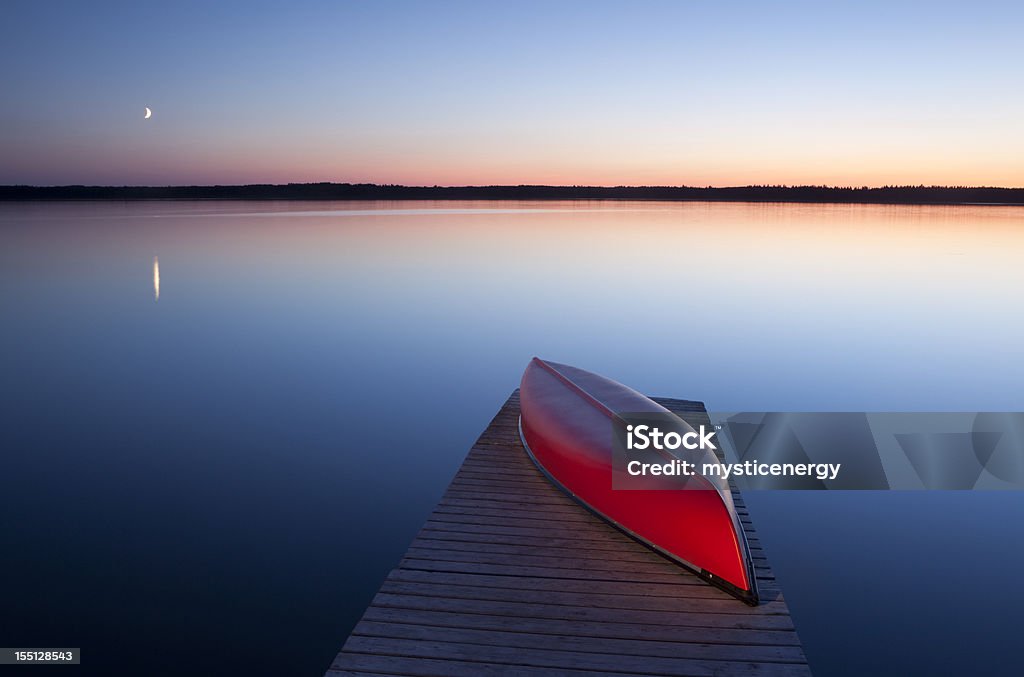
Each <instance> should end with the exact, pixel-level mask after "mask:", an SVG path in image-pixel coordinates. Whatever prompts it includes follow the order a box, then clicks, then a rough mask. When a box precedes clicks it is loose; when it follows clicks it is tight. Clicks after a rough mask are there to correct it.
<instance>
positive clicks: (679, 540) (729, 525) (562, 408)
mask: <svg viewBox="0 0 1024 677" xmlns="http://www.w3.org/2000/svg"><path fill="white" fill-rule="evenodd" d="M520 409H521V416H520V422H519V432H520V437H521V438H522V440H523V444H524V446H525V447H526V450H527V453H528V454H529V455H530V458H531V459H532V460H533V462H534V463H535V464H536V465H537V466H538V467H539V468H540V469H541V471H542V472H543V473H544V474H545V475H546V476H547V477H548V479H549V480H551V481H552V482H553V483H554V484H555V485H556V486H558V487H559V488H560V489H562V490H563V491H565V492H566V493H568V494H569V495H570V496H572V497H573V498H574V499H576V500H577V501H578V502H580V503H581V504H582V505H584V506H585V507H586V508H587V509H589V510H590V511H591V512H593V513H595V514H596V515H598V516H599V517H601V518H602V519H604V520H606V521H607V522H609V523H610V524H612V525H613V526H615V527H617V528H618V529H620V530H621V531H623V532H625V533H626V534H628V535H629V536H631V537H633V538H635V539H637V540H638V541H640V542H642V543H644V544H645V545H647V546H648V547H651V548H653V549H655V550H656V551H657V552H659V553H661V554H662V555H664V556H666V557H669V558H671V559H672V560H674V561H675V562H677V563H679V564H681V565H683V566H684V567H686V568H687V569H689V570H691V571H692V572H694V573H696V574H697V575H698V576H700V577H701V578H703V579H705V580H707V581H708V582H709V583H712V584H714V585H716V586H718V587H720V588H722V589H723V590H725V591H726V592H728V593H730V594H732V595H733V596H735V597H738V598H739V599H741V600H742V601H744V602H746V603H748V604H752V605H756V604H757V602H758V596H757V586H756V578H755V576H754V572H753V565H752V562H751V559H750V554H749V549H748V547H747V543H746V538H745V536H744V534H743V529H742V525H741V524H740V521H739V517H738V516H737V514H736V511H735V507H734V506H733V504H732V495H731V493H730V492H729V491H728V488H727V487H726V488H725V490H723V489H722V488H721V487H715V486H712V485H711V484H707V485H706V486H704V487H702V488H688V489H680V488H678V485H677V484H676V485H674V488H673V486H670V485H671V483H670V482H666V481H664V480H660V479H652V480H651V482H650V484H649V486H651V487H652V488H650V489H646V488H645V489H629V490H626V489H622V488H618V489H616V488H615V486H614V484H615V483H614V481H613V477H614V476H613V473H615V472H616V469H615V468H614V467H613V463H612V457H613V449H612V425H613V424H614V421H615V420H616V417H617V413H618V412H634V413H635V412H652V413H658V414H668V413H669V412H668V410H667V409H665V408H664V407H661V406H660V405H658V404H657V403H655V402H653V401H652V400H650V399H648V398H646V397H644V396H643V395H641V394H639V393H637V392H636V391H634V390H631V389H630V388H627V387H626V386H623V385H621V384H619V383H616V382H614V381H611V380H609V379H605V378H603V377H601V376H597V375H596V374H591V373H589V372H586V371H583V370H580V369H575V368H573V367H569V366H567V365H561V364H557V363H553V362H545V361H543V360H539V359H537V358H534V359H533V360H532V361H531V362H530V365H529V366H528V367H527V369H526V371H525V372H524V374H523V379H522V383H521V385H520ZM680 423H681V424H682V425H683V426H685V425H686V424H685V423H682V422H680ZM701 481H703V479H701ZM645 486H647V485H645Z"/></svg>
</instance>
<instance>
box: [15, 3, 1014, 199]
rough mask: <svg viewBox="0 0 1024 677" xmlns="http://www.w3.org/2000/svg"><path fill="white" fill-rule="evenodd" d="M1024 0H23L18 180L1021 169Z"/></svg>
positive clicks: (564, 179)
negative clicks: (781, 0) (839, 1)
mask: <svg viewBox="0 0 1024 677" xmlns="http://www.w3.org/2000/svg"><path fill="white" fill-rule="evenodd" d="M207 4H208V5H209V6H206V5H207ZM1022 19H1024V8H1022V6H1021V5H1019V4H1014V3H1006V4H986V3H978V2H973V3H960V4H954V3H949V4H941V5H939V4H933V5H928V6H927V7H926V6H924V5H922V4H920V3H917V4H916V5H915V4H910V3H908V4H899V3H891V2H884V3H850V4H848V5H844V6H842V7H833V6H831V3H787V4H785V5H784V6H768V3H749V4H748V3H743V4H739V3H734V4H730V5H729V6H728V7H723V6H719V4H718V3H682V2H670V3H622V4H619V5H616V4H610V3H607V4H606V3H593V2H588V3H560V4H558V5H557V6H554V5H553V3H551V4H549V3H536V4H526V3H515V4H514V5H513V4H507V5H499V4H497V3H473V2H466V3H443V4H440V3H430V4H428V3H417V4H413V3H396V2H373V3H362V4H355V3H337V2H322V3H301V5H300V6H298V7H296V8H288V7H287V5H286V4H285V3H254V2H246V3H241V2H235V3H232V2H222V3H192V2H173V3H159V4H158V3H148V2H132V3H128V2H126V3H102V4H100V3H97V4H96V5H95V6H93V5H92V4H91V3H77V2H76V3H38V2H36V3H31V2H10V1H8V2H5V3H4V9H3V21H2V22H0V50H2V54H3V60H2V63H3V66H2V68H3V83H4V86H3V96H2V98H0V183H30V184H63V183H98V184H187V183H243V182H287V181H375V182H399V183H409V184H435V183H438V184H482V183H521V182H523V183H559V184H571V183H591V184H623V183H624V184H652V183H653V184H691V185H705V184H715V185H735V184H746V183H830V184H844V185H845V184H854V185H862V184H866V185H881V184H888V183H913V184H917V183H926V184H930V183H942V184H973V185H979V184H985V185H1015V186H1020V185H1024V163H1022V162H1021V161H1020V158H1021V157H1024V123H1022V121H1024V82H1022V80H1024V77H1022V74H1021V66H1022V65H1024V46H1022V45H1024V41H1022V40H1021V39H1020V27H1021V26H1022V25H1024V21H1022ZM145 106H150V107H151V108H152V109H153V111H154V115H153V118H152V119H151V120H148V121H146V120H143V108H144V107H145Z"/></svg>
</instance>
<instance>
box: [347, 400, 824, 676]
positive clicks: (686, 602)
mask: <svg viewBox="0 0 1024 677" xmlns="http://www.w3.org/2000/svg"><path fill="white" fill-rule="evenodd" d="M657 401H658V402H659V403H661V404H662V405H663V406H665V407H667V408H669V409H672V410H675V411H681V412H682V411H685V412H688V420H691V421H692V420H693V418H692V416H693V412H697V413H698V415H699V414H700V413H703V412H705V410H704V405H703V404H702V403H700V402H688V401H685V400H670V399H657ZM704 415H705V416H706V413H705V414H704ZM518 418H519V394H518V391H516V392H515V393H513V394H512V396H511V397H510V398H509V400H508V401H507V402H506V403H505V405H504V406H503V407H502V408H501V411H499V412H498V414H497V415H496V416H495V417H494V419H493V420H492V421H491V423H490V425H489V426H488V427H487V429H486V430H485V431H484V432H483V434H482V435H481V436H480V439H478V440H477V441H476V444H474V445H473V448H472V449H471V450H470V452H469V454H468V455H467V457H466V460H465V462H464V463H463V464H462V467H461V468H460V469H459V472H458V473H457V474H456V475H455V478H454V479H453V480H452V483H451V485H450V486H449V487H448V490H447V492H446V493H445V494H444V496H443V497H442V498H441V502H440V503H439V504H438V505H437V508H436V509H435V510H434V512H433V514H432V515H431V516H430V518H429V519H428V520H427V523H426V524H425V525H424V526H423V529H422V530H421V531H420V533H419V534H418V535H417V537H416V539H415V540H414V541H413V542H412V545H410V546H409V550H408V552H407V553H406V554H405V557H404V559H403V560H402V561H401V563H400V564H399V565H398V568H396V569H395V570H393V571H392V572H391V573H390V575H389V576H388V577H387V580H386V581H385V582H384V584H383V585H382V586H381V589H380V591H379V592H378V593H377V596H376V597H375V598H374V599H373V602H372V603H371V604H370V607H369V608H368V609H367V610H366V613H365V614H364V615H363V617H362V619H361V620H360V621H359V624H358V625H356V627H355V629H354V630H353V631H352V634H351V636H350V637H349V638H348V641H346V642H345V645H344V646H343V647H342V649H341V652H340V653H339V654H338V655H337V657H336V658H335V659H334V662H333V663H332V664H331V667H330V669H329V670H328V671H327V675H328V677H340V676H341V675H371V674H378V675H379V674H387V675H454V676H460V675H466V676H472V677H476V676H477V675H552V674H556V675H557V674H560V675H583V674H589V675H594V674H607V675H620V676H621V675H809V674H810V669H809V668H808V666H807V661H806V659H805V657H804V652H803V649H802V647H801V646H800V640H799V638H798V637H797V633H796V630H795V629H794V627H793V622H792V620H791V619H790V616H789V610H788V608H787V607H786V602H785V601H784V600H783V598H782V593H781V591H780V590H779V588H778V586H777V585H776V583H775V577H774V575H773V574H772V571H771V569H770V568H769V566H768V561H767V559H766V558H765V556H764V552H763V550H762V549H761V544H760V541H758V539H757V535H756V534H755V533H754V529H753V525H752V524H751V521H750V516H749V514H748V513H747V511H746V508H745V507H744V505H743V501H742V499H741V497H740V495H739V493H738V492H734V498H735V500H736V505H737V508H738V509H739V512H740V515H741V518H742V521H743V524H744V526H745V528H746V533H747V537H748V539H749V542H750V547H751V551H752V554H753V557H754V561H755V570H756V575H757V579H758V587H759V589H760V593H761V600H762V602H761V604H760V605H759V606H757V607H749V606H747V605H745V604H743V603H742V602H740V601H738V600H736V599H734V598H732V597H730V596H729V595H727V594H725V593H724V592H722V591H720V590H718V589H717V588H714V587H712V586H710V585H708V584H707V583H705V582H703V581H701V580H700V579H698V578H697V577H696V576H694V575H692V574H690V573H689V572H687V571H685V570H684V569H682V568H680V567H679V566H678V565H676V564H673V563H672V562H670V561H668V560H667V559H665V558H663V557H661V556H660V555H658V554H656V553H654V552H653V551H651V550H649V549H648V548H646V547H644V546H643V545H640V544H639V543H637V542H636V541H634V540H632V539H630V538H628V537H627V536H625V535H623V534H622V533H621V532H619V531H618V530H616V529H614V528H613V527H611V526H609V525H607V524H605V523H604V522H603V521H602V520H600V519H599V518H597V517H595V516H594V515H592V514H591V513H589V512H588V511H587V510H585V509H584V508H582V507H581V506H579V505H578V504H577V503H575V502H574V501H573V500H572V499H571V498H569V497H568V496H566V495H565V494H564V493H562V492H561V491H560V490H559V489H557V488H555V487H554V486H552V485H551V484H550V483H549V482H548V480H547V479H546V478H545V477H544V476H543V475H542V474H541V473H540V471H539V470H537V468H536V466H534V464H533V462H532V461H530V459H529V458H528V457H527V455H526V452H525V450H524V449H523V446H522V444H521V443H520V441H519V435H518V429H517V422H518ZM708 424H710V421H708ZM496 469H500V472H495V470H496Z"/></svg>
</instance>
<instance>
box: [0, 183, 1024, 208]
mask: <svg viewBox="0 0 1024 677" xmlns="http://www.w3.org/2000/svg"><path fill="white" fill-rule="evenodd" d="M0 200H2V201H12V200H670V201H712V202H838V203H865V204H867V203H873V204H937V205H958V204H992V205H1024V188H992V187H975V188H972V187H964V186H883V187H880V188H868V187H861V188H853V187H835V186H737V187H726V188H714V187H706V188H698V187H691V186H533V185H519V186H401V185H394V184H373V183H289V184H278V185H272V184H248V185H237V186H0Z"/></svg>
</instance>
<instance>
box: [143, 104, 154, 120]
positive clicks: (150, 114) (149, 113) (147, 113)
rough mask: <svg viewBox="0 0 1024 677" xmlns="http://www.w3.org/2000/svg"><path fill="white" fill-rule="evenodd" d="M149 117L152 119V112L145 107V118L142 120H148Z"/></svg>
mask: <svg viewBox="0 0 1024 677" xmlns="http://www.w3.org/2000/svg"><path fill="white" fill-rule="evenodd" d="M151 117H153V111H151V110H149V106H146V117H145V118H143V119H145V120H148V119H150V118H151Z"/></svg>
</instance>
